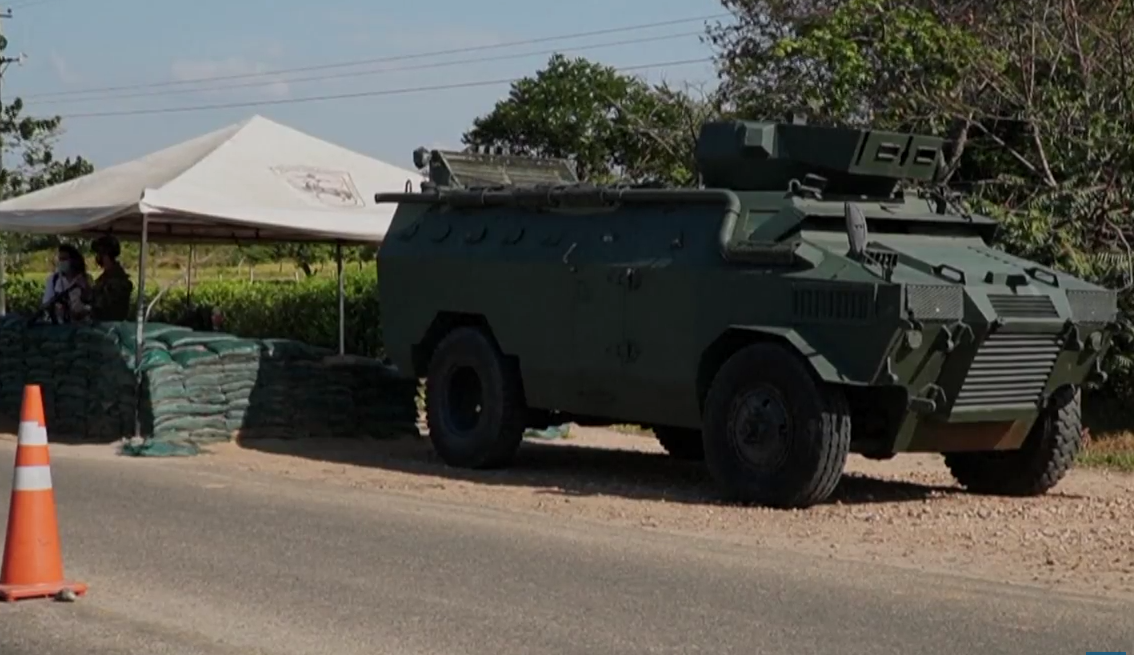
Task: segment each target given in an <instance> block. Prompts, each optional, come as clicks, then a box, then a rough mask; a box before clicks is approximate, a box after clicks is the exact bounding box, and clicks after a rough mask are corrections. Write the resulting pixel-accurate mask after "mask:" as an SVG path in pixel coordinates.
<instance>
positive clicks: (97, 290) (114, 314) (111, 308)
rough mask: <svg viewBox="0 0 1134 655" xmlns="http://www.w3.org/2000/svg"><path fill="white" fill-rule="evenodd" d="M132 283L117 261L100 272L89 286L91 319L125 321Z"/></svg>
mask: <svg viewBox="0 0 1134 655" xmlns="http://www.w3.org/2000/svg"><path fill="white" fill-rule="evenodd" d="M133 293H134V283H133V282H132V281H130V276H129V275H127V274H126V271H125V270H124V269H123V268H122V265H121V264H119V263H118V262H114V263H113V264H111V265H110V266H108V267H107V268H106V270H105V271H103V272H102V275H100V276H98V279H97V280H95V283H94V287H92V288H91V319H92V320H95V321H125V320H126V319H127V318H129V316H130V296H131V295H133Z"/></svg>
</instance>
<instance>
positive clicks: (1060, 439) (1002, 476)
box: [945, 387, 1083, 496]
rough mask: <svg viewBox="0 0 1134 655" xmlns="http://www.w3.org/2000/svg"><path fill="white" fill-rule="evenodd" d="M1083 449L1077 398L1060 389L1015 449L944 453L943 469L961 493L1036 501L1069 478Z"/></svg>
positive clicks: (1076, 394) (1074, 393)
mask: <svg viewBox="0 0 1134 655" xmlns="http://www.w3.org/2000/svg"><path fill="white" fill-rule="evenodd" d="M1082 446H1083V412H1082V401H1081V394H1080V392H1079V390H1078V389H1076V388H1073V387H1061V388H1059V389H1057V390H1056V392H1055V393H1053V394H1052V395H1051V398H1050V400H1049V401H1048V404H1047V407H1045V408H1044V409H1043V411H1042V412H1041V413H1040V415H1039V418H1037V419H1036V422H1035V424H1034V425H1033V426H1032V429H1031V431H1029V432H1028V436H1027V438H1026V439H1025V440H1024V445H1023V446H1021V447H1020V448H1019V449H1018V450H998V451H982V452H969V453H946V455H945V465H946V466H948V467H949V470H950V471H951V472H952V473H953V477H954V478H955V479H956V480H957V482H958V483H960V484H961V486H963V487H964V488H965V489H968V490H969V491H971V492H973V493H979V494H989V495H996V496H1039V495H1042V494H1045V493H1047V492H1048V491H1049V490H1051V489H1052V488H1053V487H1055V485H1057V484H1059V481H1060V480H1062V479H1063V477H1064V476H1066V475H1067V472H1068V471H1070V470H1071V467H1072V466H1073V465H1074V464H1075V458H1076V457H1078V455H1079V450H1080V449H1081V448H1082Z"/></svg>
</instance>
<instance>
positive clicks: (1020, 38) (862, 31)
mask: <svg viewBox="0 0 1134 655" xmlns="http://www.w3.org/2000/svg"><path fill="white" fill-rule="evenodd" d="M722 2H723V4H724V6H725V7H726V8H728V9H729V10H730V11H732V13H733V14H734V16H735V17H736V19H737V20H735V21H734V22H733V23H731V24H727V25H726V24H718V25H714V26H712V27H710V28H709V30H708V40H709V41H710V42H711V43H712V44H713V45H714V46H715V48H716V50H717V67H718V72H719V74H720V77H721V82H722V91H723V92H724V94H725V95H726V96H727V97H728V98H729V100H730V102H731V103H732V107H733V108H734V109H735V110H736V111H738V112H741V113H744V114H746V115H749V116H753V117H762V116H769V115H775V114H779V113H781V112H782V111H784V110H786V109H796V108H801V106H802V107H803V108H806V110H807V111H808V112H809V113H810V114H811V116H810V117H811V119H812V120H813V121H815V122H820V123H827V124H851V125H854V124H858V125H863V124H868V123H869V124H872V125H878V126H880V127H889V128H895V129H903V130H905V129H910V130H923V131H929V132H934V133H937V134H939V135H942V136H945V137H947V138H948V139H949V152H948V166H947V169H946V174H945V176H944V181H945V182H947V183H949V184H952V185H953V186H957V187H960V188H963V189H965V190H967V191H969V192H970V194H969V197H970V199H971V201H972V202H973V203H974V204H975V205H976V206H977V209H979V210H980V211H982V212H984V213H987V214H989V215H992V216H994V217H996V218H998V219H999V220H1000V222H1001V226H1002V228H1003V229H1002V230H1001V231H1000V234H999V239H1000V242H1001V243H1002V244H1003V245H1004V247H1006V248H1007V249H1009V250H1011V251H1014V252H1016V253H1018V254H1021V255H1024V256H1026V257H1029V258H1033V259H1037V260H1039V261H1041V262H1044V263H1048V264H1054V265H1057V266H1060V267H1062V268H1064V269H1066V270H1069V271H1071V272H1074V273H1077V274H1080V275H1084V276H1087V277H1089V278H1093V279H1095V280H1097V281H1101V282H1104V283H1107V282H1109V283H1111V284H1112V285H1113V284H1115V283H1117V282H1120V281H1121V277H1122V276H1123V275H1124V274H1125V273H1127V272H1128V271H1127V270H1126V268H1127V267H1128V264H1129V262H1128V261H1127V262H1123V263H1124V266H1123V267H1122V268H1121V270H1118V269H1116V267H1115V266H1113V265H1111V262H1114V261H1120V262H1122V260H1123V259H1126V260H1128V259H1129V256H1126V257H1120V258H1105V257H1103V258H1100V257H1096V256H1095V255H1096V254H1098V253H1113V252H1117V253H1120V254H1124V255H1128V254H1129V252H1130V249H1129V246H1128V245H1127V244H1128V243H1129V242H1130V241H1131V240H1132V239H1134V218H1132V216H1131V206H1132V205H1134V79H1132V77H1131V75H1132V73H1131V71H1132V70H1134V5H1132V4H1131V3H1130V2H1129V0H1097V1H1095V2H1092V3H1083V2H1078V1H1077V0H1005V1H1004V2H999V3H978V2H972V1H970V0H905V1H899V0H847V1H845V2H837V1H835V0H722ZM1127 286H1129V282H1128V284H1127ZM1123 305H1124V306H1125V307H1132V306H1134V297H1131V295H1130V294H1126V295H1125V296H1124V297H1123ZM1119 345H1120V346H1121V347H1120V354H1122V352H1121V351H1125V352H1126V353H1129V352H1130V351H1131V350H1132V349H1134V329H1132V328H1131V326H1130V325H1126V326H1125V328H1124V329H1123V331H1122V332H1120V334H1119ZM1112 364H1115V365H1117V366H1118V367H1119V368H1120V369H1121V372H1122V373H1123V374H1122V375H1121V376H1119V377H1120V378H1121V380H1122V381H1121V383H1120V385H1119V386H1126V387H1131V388H1134V358H1127V357H1122V356H1120V357H1117V358H1115V359H1114V360H1113V362H1112Z"/></svg>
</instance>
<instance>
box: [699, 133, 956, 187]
mask: <svg viewBox="0 0 1134 655" xmlns="http://www.w3.org/2000/svg"><path fill="white" fill-rule="evenodd" d="M943 145H944V141H943V140H942V139H940V138H937V137H933V136H925V135H921V134H904V133H901V132H885V131H881V130H869V129H865V130H859V129H852V128H843V127H823V126H815V125H801V124H795V123H757V122H749V121H714V122H709V123H705V124H704V125H702V126H701V132H700V134H699V135H698V138H697V144H696V150H695V154H696V158H697V165H698V167H699V168H700V170H701V175H702V180H703V182H704V184H705V186H709V187H717V188H725V189H733V190H736V191H781V190H787V189H788V188H789V187H795V188H798V187H799V186H802V187H803V188H804V189H807V188H810V189H814V190H816V191H818V192H820V193H823V194H829V195H848V196H866V197H873V198H878V197H882V198H885V197H889V196H890V195H892V194H893V192H894V190H895V188H896V187H897V185H898V183H899V182H901V181H902V180H914V181H917V182H923V183H924V182H929V181H931V180H933V178H934V176H935V174H936V172H937V169H938V166H939V165H940V162H941V160H942V158H941V148H942V146H943Z"/></svg>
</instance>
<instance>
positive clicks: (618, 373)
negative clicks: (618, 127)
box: [562, 212, 626, 416]
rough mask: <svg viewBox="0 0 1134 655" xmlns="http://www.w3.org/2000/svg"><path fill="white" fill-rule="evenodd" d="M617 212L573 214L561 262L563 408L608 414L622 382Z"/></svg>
mask: <svg viewBox="0 0 1134 655" xmlns="http://www.w3.org/2000/svg"><path fill="white" fill-rule="evenodd" d="M618 216H619V214H618V213H613V212H612V213H601V212H600V213H597V214H584V215H578V216H575V217H573V219H574V221H573V223H574V226H573V228H572V229H571V230H570V232H569V234H570V236H569V238H568V239H565V241H569V243H565V244H564V248H563V253H564V254H563V258H562V263H563V265H564V270H565V273H566V275H568V276H569V277H570V280H571V286H572V303H571V308H572V309H571V316H570V319H569V320H570V322H571V365H570V368H571V371H570V386H571V394H570V398H569V400H568V402H567V404H565V406H564V407H562V409H565V410H567V411H572V412H578V413H582V414H590V415H599V416H607V415H609V414H610V412H611V411H613V410H614V409H615V407H616V402H617V400H618V392H619V389H620V388H621V386H622V373H623V362H624V358H625V352H624V348H625V339H624V338H623V331H624V325H623V312H624V304H625V295H626V270H625V268H624V267H621V266H618V265H617V264H618V262H619V260H620V259H622V257H621V256H620V250H621V249H622V248H624V247H625V238H626V235H625V233H624V232H625V230H623V229H620V227H621V223H620V219H619V218H618Z"/></svg>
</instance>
